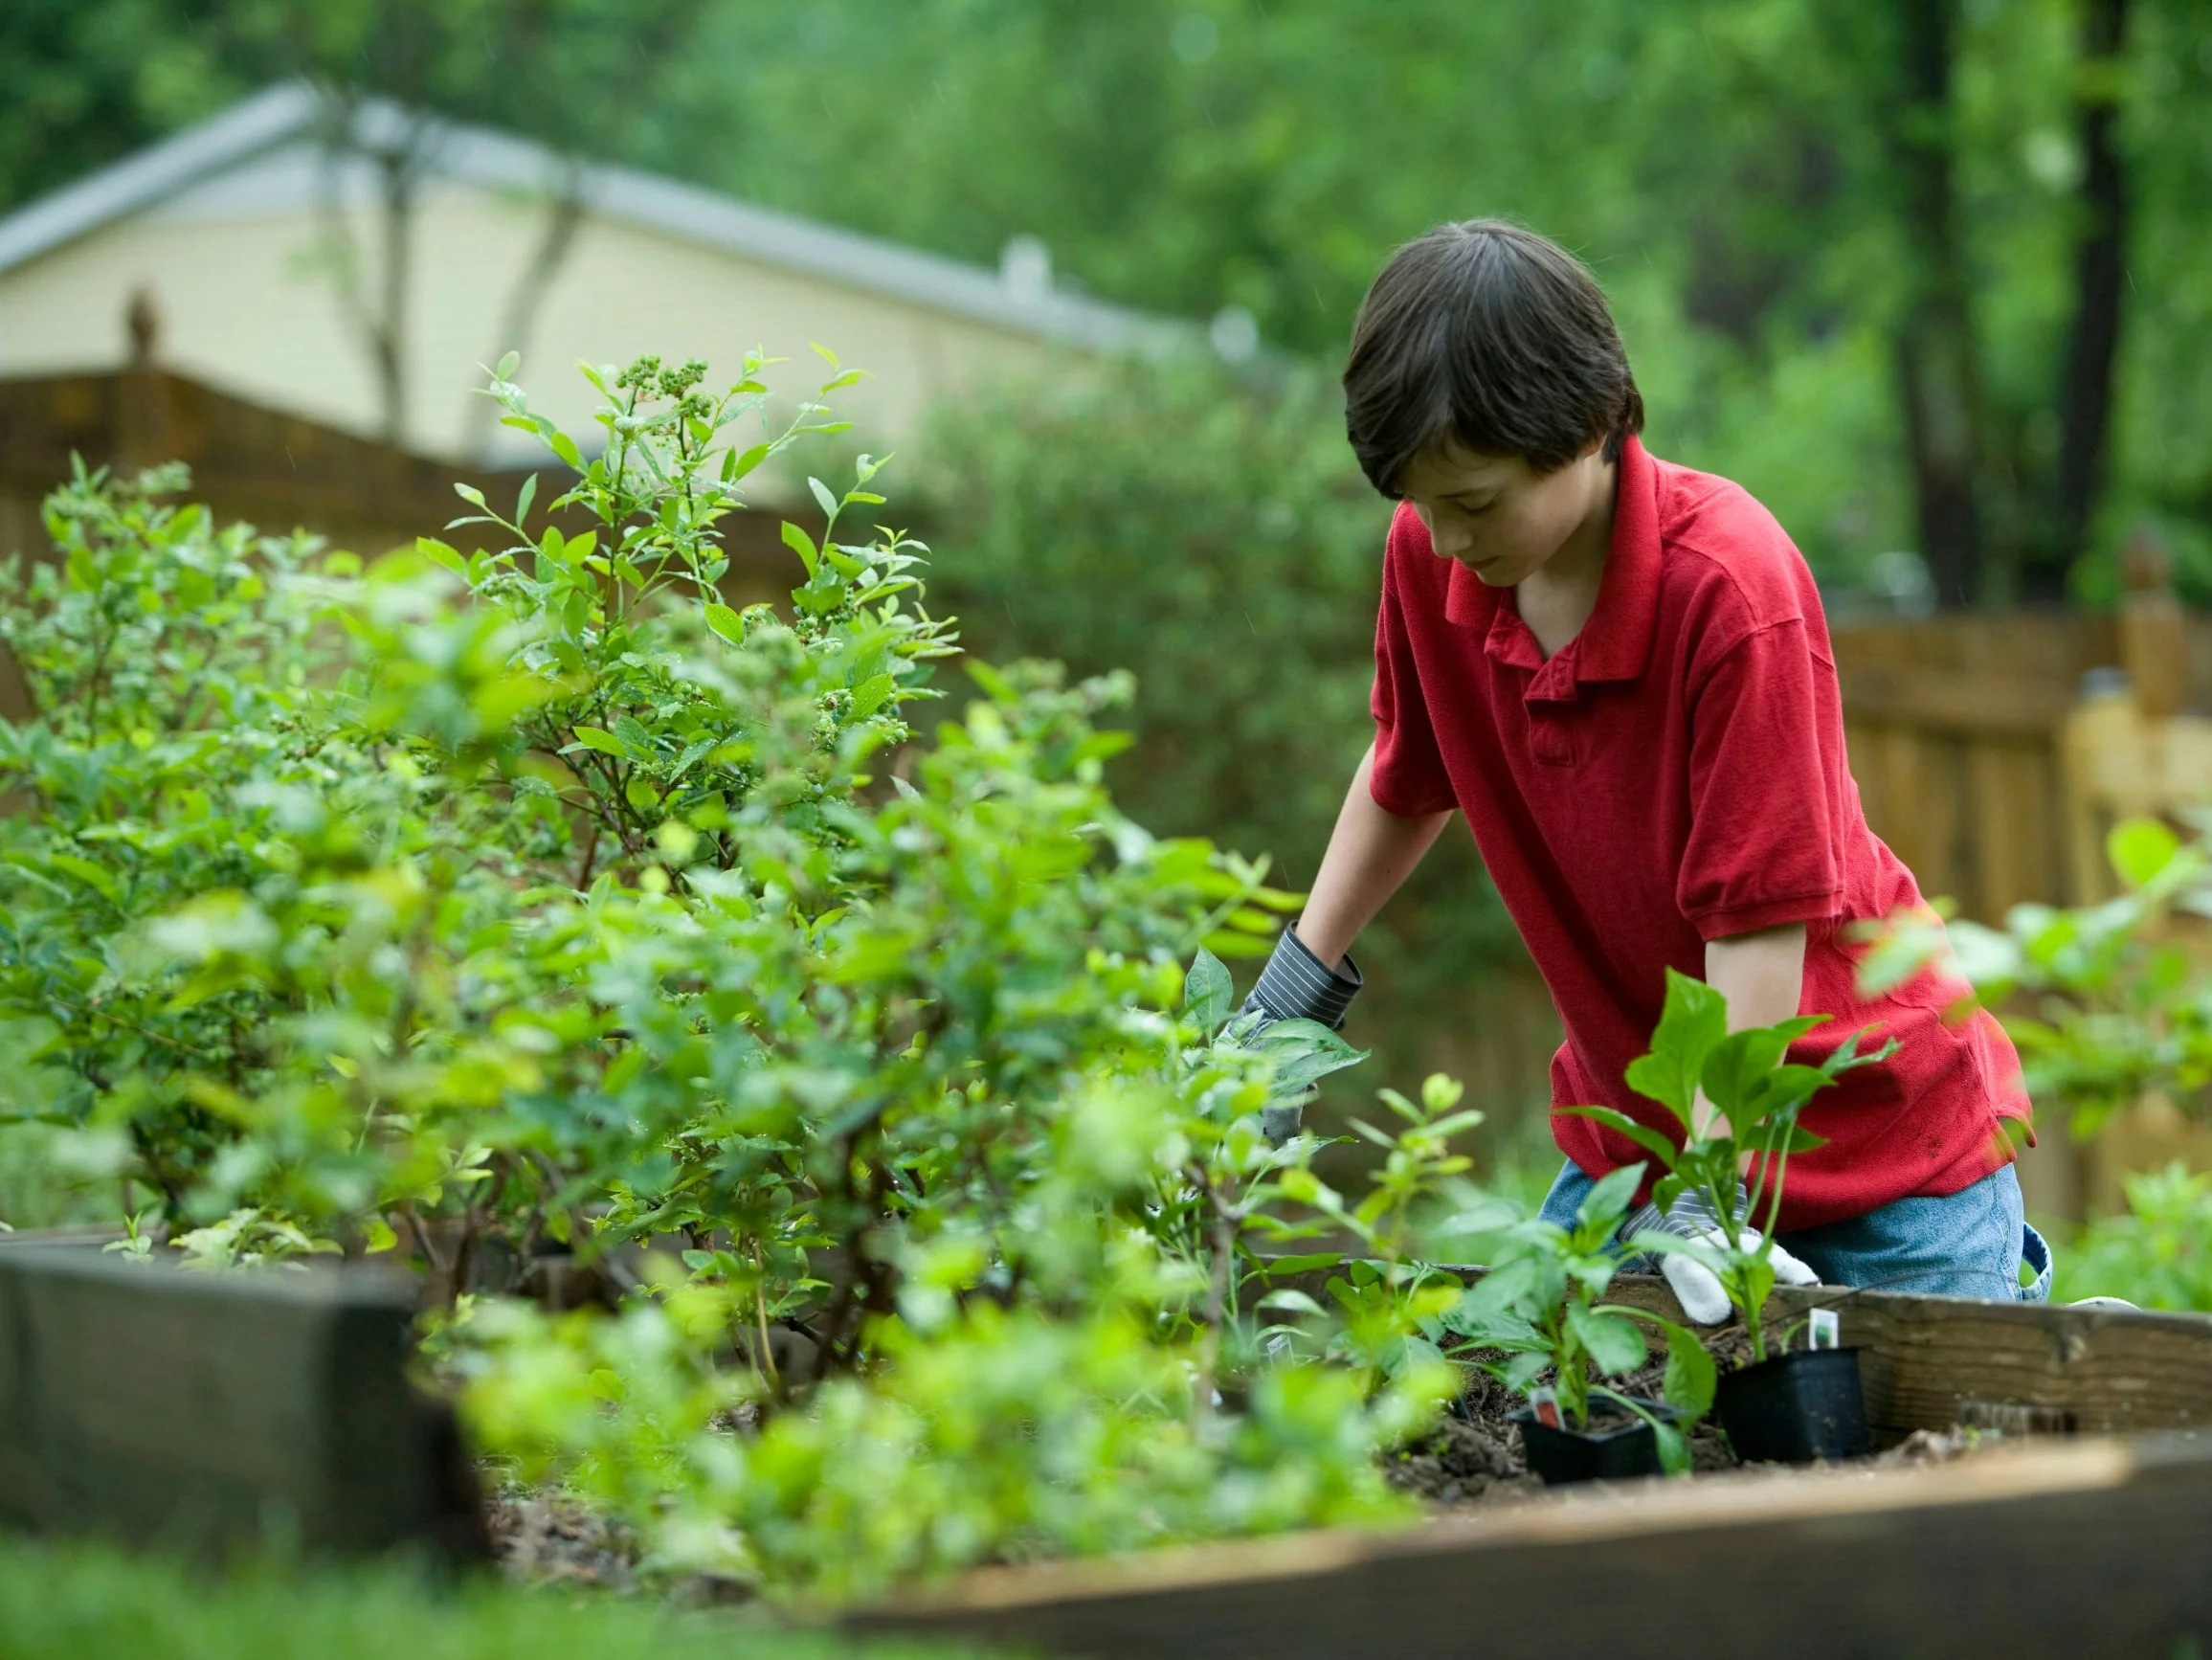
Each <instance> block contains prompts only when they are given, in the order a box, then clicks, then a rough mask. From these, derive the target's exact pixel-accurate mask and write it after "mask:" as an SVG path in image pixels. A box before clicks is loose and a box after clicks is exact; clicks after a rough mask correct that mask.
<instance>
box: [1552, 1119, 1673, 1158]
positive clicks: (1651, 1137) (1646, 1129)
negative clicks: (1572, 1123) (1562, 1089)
mask: <svg viewBox="0 0 2212 1660" xmlns="http://www.w3.org/2000/svg"><path fill="white" fill-rule="evenodd" d="M1552 1110H1553V1111H1554V1112H1563V1113H1565V1114H1567V1116H1569V1117H1570V1118H1589V1119H1592V1120H1594V1121H1596V1122H1597V1123H1599V1124H1602V1125H1604V1126H1605V1127H1606V1129H1608V1130H1613V1131H1617V1132H1619V1133H1620V1134H1622V1135H1625V1136H1627V1137H1628V1139H1629V1140H1631V1141H1633V1142H1635V1143H1636V1145H1637V1146H1639V1147H1641V1148H1642V1149H1643V1151H1644V1152H1646V1153H1648V1154H1650V1155H1651V1156H1652V1157H1654V1158H1656V1159H1658V1160H1659V1162H1660V1163H1661V1165H1662V1166H1664V1167H1665V1168H1666V1169H1668V1170H1671V1169H1673V1168H1674V1160H1675V1155H1676V1150H1675V1145H1674V1143H1673V1142H1671V1141H1669V1140H1667V1138H1666V1137H1665V1136H1664V1135H1662V1134H1660V1133H1659V1132H1658V1131H1656V1130H1654V1129H1652V1128H1651V1127H1650V1126H1649V1125H1648V1124H1639V1123H1637V1121H1636V1120H1635V1119H1633V1118H1631V1117H1629V1116H1628V1114H1627V1113H1625V1112H1622V1111H1620V1110H1617V1109H1615V1108H1612V1107H1554V1108H1553V1109H1552Z"/></svg>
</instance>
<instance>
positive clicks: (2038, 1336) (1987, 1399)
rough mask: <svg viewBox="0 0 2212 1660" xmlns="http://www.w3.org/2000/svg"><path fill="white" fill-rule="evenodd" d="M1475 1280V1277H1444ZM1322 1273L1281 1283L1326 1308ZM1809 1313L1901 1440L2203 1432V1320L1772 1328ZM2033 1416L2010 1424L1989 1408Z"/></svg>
mask: <svg viewBox="0 0 2212 1660" xmlns="http://www.w3.org/2000/svg"><path fill="white" fill-rule="evenodd" d="M1451 1271H1452V1272H1454V1273H1456V1274H1458V1275H1460V1276H1461V1277H1462V1278H1464V1279H1469V1280H1472V1279H1474V1278H1477V1277H1479V1276H1480V1275H1481V1273H1482V1271H1483V1270H1482V1269H1480V1268H1473V1267H1458V1268H1454V1269H1452V1270H1451ZM1328 1278H1329V1274H1328V1273H1327V1272H1326V1271H1323V1272H1315V1271H1307V1272H1306V1273H1302V1274H1292V1275H1285V1276H1282V1278H1281V1280H1280V1281H1279V1282H1277V1283H1280V1284H1284V1285H1289V1286H1295V1287H1297V1288H1298V1289H1300V1290H1305V1291H1306V1292H1307V1295H1309V1296H1312V1297H1315V1298H1317V1299H1318V1300H1320V1301H1322V1302H1324V1303H1326V1302H1327V1301H1328V1292H1327V1290H1326V1283H1327V1281H1328ZM1606 1298H1607V1300H1608V1301H1611V1302H1616V1303H1623V1304H1626V1305H1628V1306H1630V1307H1633V1308H1640V1309H1648V1310H1650V1311H1651V1312H1654V1313H1659V1314H1664V1315H1665V1316H1666V1317H1667V1318H1668V1319H1670V1320H1676V1321H1681V1320H1683V1318H1684V1315H1683V1312H1682V1305H1681V1304H1680V1303H1678V1302H1677V1301H1675V1297H1674V1293H1673V1292H1672V1291H1671V1290H1668V1289H1667V1285H1666V1282H1665V1280H1664V1279H1661V1278H1658V1277H1657V1276H1656V1275H1647V1274H1622V1275H1620V1277H1619V1278H1617V1279H1616V1280H1615V1281H1614V1282H1613V1286H1612V1289H1611V1290H1608V1291H1607V1292H1606ZM1809 1308H1833V1309H1834V1310H1835V1311H1836V1312H1837V1314H1838V1316H1839V1320H1840V1323H1841V1326H1842V1334H1843V1342H1844V1343H1845V1344H1847V1345H1849V1346H1852V1347H1855V1348H1857V1349H1858V1350H1859V1351H1860V1371H1861V1376H1862V1377H1863V1379H1864V1380H1865V1383H1866V1415H1867V1418H1868V1420H1869V1421H1870V1422H1871V1423H1872V1424H1873V1425H1874V1428H1875V1430H1876V1431H1877V1433H1878V1434H1880V1435H1882V1436H1883V1437H1884V1438H1885V1439H1887V1440H1896V1439H1899V1438H1901V1437H1903V1436H1906V1435H1909V1434H1910V1433H1911V1432H1912V1431H1913V1430H1915V1429H1948V1428H1951V1427H1952V1426H1953V1425H1955V1424H1959V1423H1961V1422H1978V1423H1985V1424H1986V1423H1992V1422H2010V1423H2013V1424H2015V1425H2016V1426H2019V1427H2034V1428H2038V1429H2050V1430H2065V1431H2067V1432H2079V1433H2083V1434H2102V1433H2113V1434H2118V1433H2131V1432H2142V1431H2148V1430H2163V1429H2196V1428H2212V1315H2204V1314H2171V1313H2158V1312H2150V1311H2147V1310H2128V1309H2077V1308H2067V1307H2063V1306H2062V1307H2054V1306H2052V1305H2050V1304H2047V1303H1991V1302H1978V1301H1976V1300H1974V1299H1972V1298H1967V1297H1914V1296H1902V1295H1899V1294H1897V1293H1895V1292H1890V1291H1860V1290H1846V1289H1843V1288H1842V1287H1831V1286H1819V1287H1808V1288H1805V1289H1802V1290H1797V1289H1792V1288H1788V1287H1784V1288H1782V1289H1780V1290H1776V1293H1775V1295H1774V1297H1773V1299H1772V1300H1771V1301H1770V1302H1769V1304H1768V1306H1767V1318H1768V1320H1769V1322H1770V1323H1771V1325H1772V1326H1773V1328H1774V1329H1775V1330H1776V1331H1779V1330H1781V1329H1782V1327H1783V1325H1784V1324H1785V1323H1787V1322H1790V1321H1794V1320H1796V1319H1797V1318H1798V1317H1799V1316H1800V1315H1802V1314H1803V1313H1804V1312H1805V1311H1806V1310H1807V1309H1809ZM1997 1407H2019V1408H2025V1409H2030V1411H2031V1413H2032V1416H2030V1417H2028V1418H2020V1417H2017V1416H2016V1417H2014V1418H2012V1419H2005V1418H2004V1417H2003V1415H2001V1414H1995V1415H1993V1414H1992V1413H1991V1411H1990V1409H1991V1408H1997Z"/></svg>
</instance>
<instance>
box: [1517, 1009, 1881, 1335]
mask: <svg viewBox="0 0 2212 1660" xmlns="http://www.w3.org/2000/svg"><path fill="white" fill-rule="evenodd" d="M1826 1019H1827V1017H1826V1016H1825V1015H1800V1016H1798V1017H1796V1018H1795V1019H1792V1020H1787V1021H1778V1022H1776V1024H1774V1025H1771V1026H1747V1027H1745V1028H1744V1029H1743V1030H1742V1031H1739V1032H1731V1031H1730V1030H1729V1029H1728V1000H1727V998H1724V997H1722V996H1721V994H1720V993H1719V992H1717V991H1715V990H1713V989H1712V987H1710V986H1709V985H1707V984H1706V983H1705V982H1704V981H1702V980H1694V979H1691V978H1690V977H1689V976H1687V975H1682V974H1677V973H1676V972H1675V971H1674V970H1672V969H1669V970H1667V972H1666V1008H1665V1013H1664V1014H1663V1015H1662V1017H1661V1019H1660V1022H1659V1026H1658V1029H1657V1030H1656V1031H1654V1032H1653V1033H1652V1035H1651V1052H1650V1053H1649V1054H1647V1055H1642V1056H1640V1057H1639V1058H1638V1059H1636V1060H1635V1061H1633V1062H1631V1063H1630V1064H1629V1066H1628V1084H1629V1087H1630V1088H1633V1089H1634V1090H1636V1092H1637V1093H1638V1094H1640V1095H1643V1096H1645V1097H1647V1098H1649V1099H1650V1100H1653V1101H1656V1102H1658V1103H1659V1104H1660V1105H1661V1106H1663V1107H1665V1109H1666V1110H1668V1111H1670V1112H1672V1113H1673V1114H1674V1116H1675V1117H1676V1118H1677V1119H1678V1120H1679V1121H1680V1122H1681V1125H1682V1130H1683V1134H1684V1136H1685V1141H1684V1144H1683V1145H1682V1146H1681V1147H1680V1148H1677V1147H1676V1146H1675V1144H1674V1143H1673V1142H1672V1141H1671V1140H1670V1139H1668V1138H1667V1137H1666V1136H1665V1135H1664V1134H1662V1133H1660V1132H1659V1131H1657V1130H1654V1129H1652V1128H1651V1127H1650V1126H1649V1125H1647V1124H1640V1123H1638V1122H1637V1121H1636V1120H1635V1119H1633V1118H1631V1117H1629V1116H1628V1114H1627V1113H1625V1112H1622V1111H1620V1110H1617V1109H1615V1108H1611V1107H1565V1108H1561V1109H1560V1110H1561V1111H1564V1112H1572V1113H1575V1114H1576V1115H1577V1116H1579V1117H1583V1118H1591V1119H1595V1120H1596V1121H1597V1122H1598V1123H1599V1124H1602V1125H1604V1126H1605V1127H1606V1128H1607V1129H1609V1130H1614V1131H1618V1132H1619V1133H1620V1134H1622V1135H1625V1136H1627V1137H1628V1139H1629V1140H1631V1141H1633V1142H1635V1143H1636V1145H1637V1146H1638V1147H1640V1148H1642V1149H1643V1150H1644V1151H1645V1152H1646V1153H1648V1154H1650V1155H1651V1156H1652V1157H1653V1158H1654V1159H1656V1160H1657V1161H1658V1163H1659V1165H1660V1167H1661V1168H1662V1169H1664V1170H1665V1172H1666V1174H1665V1176H1664V1177H1662V1178H1660V1180H1659V1182H1658V1183H1657V1185H1656V1186H1655V1187H1654V1188H1653V1190H1652V1196H1651V1197H1652V1202H1653V1203H1655V1204H1656V1205H1658V1206H1659V1208H1660V1209H1661V1210H1663V1211H1664V1210H1665V1209H1667V1208H1668V1207H1669V1206H1670V1205H1672V1204H1673V1203H1674V1201H1675V1200H1677V1199H1679V1198H1681V1197H1682V1196H1683V1195H1684V1194H1686V1193H1688V1194H1694V1195H1696V1196H1697V1197H1698V1198H1700V1199H1702V1200H1704V1202H1705V1206H1706V1209H1707V1210H1708V1211H1709V1213H1710V1215H1711V1216H1712V1218H1713V1223H1714V1228H1713V1232H1712V1233H1711V1234H1710V1235H1709V1237H1707V1238H1704V1239H1696V1240H1685V1239H1679V1238H1676V1237H1675V1236H1674V1235H1672V1234H1661V1233H1653V1232H1650V1231H1644V1232H1641V1233H1639V1234H1637V1235H1636V1236H1635V1237H1634V1238H1633V1239H1631V1240H1630V1241H1629V1242H1628V1243H1629V1245H1632V1246H1633V1247H1635V1248H1636V1249H1638V1250H1642V1251H1648V1252H1651V1253H1653V1254H1655V1255H1675V1256H1685V1257H1688V1258H1689V1259H1690V1260H1692V1261H1694V1262H1697V1263H1701V1264H1703V1265H1704V1266H1705V1267H1707V1268H1708V1269H1709V1270H1710V1271H1711V1272H1712V1274H1713V1276H1714V1277H1715V1278H1717V1279H1718V1280H1719V1281H1720V1283H1721V1289H1722V1290H1725V1291H1726V1292H1727V1293H1728V1299H1729V1301H1730V1303H1731V1304H1732V1305H1733V1306H1734V1308H1735V1310H1736V1312H1738V1313H1739V1314H1741V1315H1742V1316H1743V1322H1744V1335H1745V1336H1746V1337H1747V1338H1748V1339H1749V1341H1750V1344H1751V1350H1752V1359H1753V1361H1754V1363H1755V1362H1757V1361H1760V1360H1764V1359H1765V1358H1766V1357H1767V1343H1766V1330H1765V1326H1764V1322H1763V1317H1762V1311H1763V1310H1764V1309H1765V1306H1766V1300H1767V1294H1768V1293H1769V1292H1770V1291H1772V1290H1774V1289H1775V1270H1774V1266H1773V1264H1772V1262H1771V1261H1770V1259H1769V1251H1770V1250H1771V1248H1772V1247H1773V1245H1774V1241H1775V1227H1776V1221H1777V1220H1778V1218H1779V1217H1780V1215H1781V1197H1782V1182H1783V1178H1784V1177H1785V1175H1786V1174H1787V1172H1788V1168H1789V1159H1790V1155H1792V1154H1794V1153H1803V1152H1807V1151H1809V1150H1810V1149H1812V1148H1815V1147H1819V1146H1821V1145H1822V1144H1823V1138H1822V1137H1821V1136H1818V1135H1815V1134H1814V1133H1812V1132H1810V1131H1808V1130H1806V1129H1805V1128H1803V1127H1802V1126H1801V1125H1800V1124H1799V1122H1798V1115H1799V1113H1800V1112H1801V1111H1802V1110H1803V1109H1804V1106H1805V1103H1806V1102H1808V1101H1810V1100H1811V1099H1812V1098H1813V1096H1814V1095H1815V1094H1817V1093H1818V1092H1819V1091H1820V1090H1821V1089H1824V1088H1827V1087H1828V1086H1829V1085H1830V1084H1833V1083H1834V1082H1835V1081H1836V1080H1837V1079H1838V1078H1840V1077H1841V1076H1843V1073H1845V1072H1848V1071H1850V1070H1852V1069H1853V1068H1854V1067H1857V1066H1868V1065H1871V1064H1872V1063H1874V1062H1877V1061H1883V1060H1887V1059H1888V1057H1889V1056H1890V1055H1892V1054H1894V1053H1895V1052H1896V1049H1897V1045H1896V1043H1894V1042H1890V1043H1884V1044H1883V1045H1882V1046H1881V1047H1880V1048H1879V1049H1873V1050H1862V1049H1861V1048H1860V1039H1861V1038H1863V1037H1864V1036H1865V1035H1866V1034H1865V1033H1864V1032H1859V1033H1854V1034H1853V1035H1852V1036H1851V1037H1850V1038H1849V1039H1847V1040H1845V1041H1844V1042H1843V1043H1840V1044H1838V1045H1837V1046H1836V1048H1835V1049H1834V1051H1833V1052H1831V1053H1830V1054H1829V1056H1828V1058H1827V1059H1826V1060H1824V1061H1822V1062H1821V1065H1819V1066H1800V1065H1799V1064H1797V1063H1795V1062H1792V1061H1790V1060H1788V1059H1787V1056H1788V1053H1789V1047H1790V1045H1791V1044H1792V1043H1796V1042H1797V1041H1798V1040H1799V1038H1801V1037H1803V1036H1804V1035H1805V1034H1806V1033H1807V1032H1809V1031H1811V1030H1812V1029H1813V1028H1814V1027H1815V1026H1818V1025H1820V1024H1821V1023H1822V1022H1824V1021H1826ZM1701 1090H1702V1091H1703V1093H1704V1095H1705V1098H1706V1100H1707V1101H1708V1102H1709V1104H1710V1106H1711V1108H1712V1112H1711V1114H1710V1115H1709V1118H1708V1121H1707V1122H1706V1123H1705V1124H1703V1125H1702V1126H1701V1125H1700V1124H1699V1123H1698V1121H1697V1120H1698V1112H1697V1098H1698V1095H1699V1093H1700V1091H1701ZM1618 1174H1619V1173H1618V1172H1617V1173H1616V1175H1618ZM1607 1179H1608V1180H1611V1179H1613V1178H1610V1177H1609V1178H1607ZM1600 1185H1602V1183H1601V1184H1600Z"/></svg>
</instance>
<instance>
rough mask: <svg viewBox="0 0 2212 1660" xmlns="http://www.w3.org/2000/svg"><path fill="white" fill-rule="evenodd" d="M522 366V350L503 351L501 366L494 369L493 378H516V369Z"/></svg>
mask: <svg viewBox="0 0 2212 1660" xmlns="http://www.w3.org/2000/svg"><path fill="white" fill-rule="evenodd" d="M522 367H523V354H522V353H521V352H519V351H509V352H506V353H503V355H502V356H501V358H500V366H499V368H497V369H495V370H492V378H493V379H494V380H512V379H514V378H515V370H518V369H520V368H522Z"/></svg>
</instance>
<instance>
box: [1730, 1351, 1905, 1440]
mask: <svg viewBox="0 0 2212 1660" xmlns="http://www.w3.org/2000/svg"><path fill="white" fill-rule="evenodd" d="M1713 1412H1714V1415H1715V1416H1716V1417H1718V1418H1719V1419H1720V1426H1721V1427H1722V1428H1723V1429H1725V1430H1727V1431H1728V1439H1729V1445H1730V1446H1731V1447H1734V1448H1735V1455H1736V1457H1738V1458H1740V1459H1742V1460H1744V1462H1746V1463H1747V1464H1749V1463H1768V1464H1811V1463H1812V1462H1813V1461H1814V1460H1815V1459H1820V1458H1828V1459H1836V1458H1865V1457H1866V1455H1867V1454H1868V1453H1869V1452H1871V1451H1873V1450H1874V1444H1873V1438H1872V1436H1871V1435H1870V1434H1869V1433H1868V1432H1867V1428H1866V1396H1865V1394H1864V1393H1863V1392H1862V1391H1861V1389H1860V1387H1859V1351H1858V1350H1856V1349H1799V1350H1798V1351H1797V1352H1796V1353H1795V1354H1790V1355H1776V1356H1774V1357H1771V1358H1769V1359H1765V1360H1761V1361H1759V1362H1758V1363H1757V1364H1756V1365H1753V1366H1746V1367H1743V1368H1742V1369H1741V1370H1739V1371H1734V1372H1731V1373H1729V1374H1728V1375H1727V1376H1726V1377H1724V1378H1722V1379H1721V1380H1720V1381H1719V1383H1718V1385H1717V1386H1716V1387H1715V1389H1714V1391H1713Z"/></svg>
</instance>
